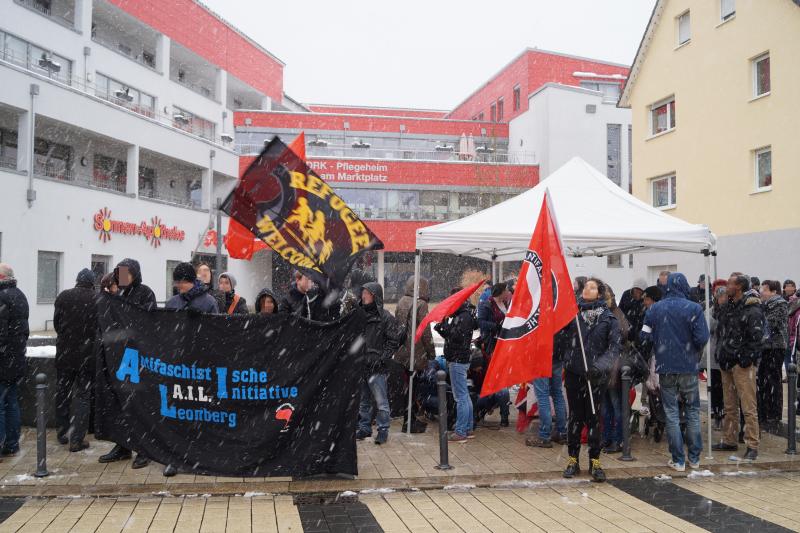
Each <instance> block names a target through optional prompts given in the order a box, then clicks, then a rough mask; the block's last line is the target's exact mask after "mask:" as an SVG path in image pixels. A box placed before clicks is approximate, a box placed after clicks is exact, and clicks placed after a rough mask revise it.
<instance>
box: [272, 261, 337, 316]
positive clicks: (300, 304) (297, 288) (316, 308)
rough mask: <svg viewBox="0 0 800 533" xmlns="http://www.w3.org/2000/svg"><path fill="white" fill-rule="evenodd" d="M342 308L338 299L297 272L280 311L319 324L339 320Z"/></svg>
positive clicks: (282, 301)
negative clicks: (331, 296)
mask: <svg viewBox="0 0 800 533" xmlns="http://www.w3.org/2000/svg"><path fill="white" fill-rule="evenodd" d="M340 308H341V302H340V301H339V300H338V299H337V298H330V297H329V295H328V294H326V293H325V292H324V291H323V290H322V289H321V288H320V287H319V286H317V285H316V284H315V283H314V282H313V281H312V280H311V278H309V277H308V276H306V275H304V274H303V273H301V272H299V271H295V273H294V281H293V282H292V285H291V287H290V288H289V292H288V293H287V294H286V296H285V297H284V298H283V299H282V300H281V302H280V305H279V306H278V311H279V312H280V313H285V314H287V315H295V316H299V317H303V318H307V319H309V320H316V321H318V322H333V321H334V320H336V319H338V318H339V312H340Z"/></svg>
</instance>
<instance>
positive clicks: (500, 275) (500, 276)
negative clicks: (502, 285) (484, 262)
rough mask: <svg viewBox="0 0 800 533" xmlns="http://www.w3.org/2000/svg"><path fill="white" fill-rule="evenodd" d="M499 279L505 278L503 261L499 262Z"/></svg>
mask: <svg viewBox="0 0 800 533" xmlns="http://www.w3.org/2000/svg"><path fill="white" fill-rule="evenodd" d="M497 279H503V262H502V261H498V262H497Z"/></svg>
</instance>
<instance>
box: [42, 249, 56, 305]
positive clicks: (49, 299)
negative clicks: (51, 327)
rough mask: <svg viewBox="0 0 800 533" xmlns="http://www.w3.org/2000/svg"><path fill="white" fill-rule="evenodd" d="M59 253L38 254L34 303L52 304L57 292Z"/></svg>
mask: <svg viewBox="0 0 800 533" xmlns="http://www.w3.org/2000/svg"><path fill="white" fill-rule="evenodd" d="M60 264H61V253H59V252H39V262H38V265H37V276H36V302H37V303H40V304H47V303H53V302H55V301H56V296H58V292H59V283H58V280H59V273H60Z"/></svg>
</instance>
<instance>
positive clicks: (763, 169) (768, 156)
mask: <svg viewBox="0 0 800 533" xmlns="http://www.w3.org/2000/svg"><path fill="white" fill-rule="evenodd" d="M755 154H756V157H755V159H756V190H757V191H760V190H764V189H770V188H772V147H771V146H767V147H766V148H761V149H760V150H756V152H755Z"/></svg>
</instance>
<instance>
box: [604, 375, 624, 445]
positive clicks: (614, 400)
mask: <svg viewBox="0 0 800 533" xmlns="http://www.w3.org/2000/svg"><path fill="white" fill-rule="evenodd" d="M621 394H622V389H621V388H620V387H619V386H617V387H611V388H609V389H608V390H606V393H605V397H604V399H603V442H606V443H608V444H621V443H622V402H621V398H620V395H621ZM626 400H627V398H626Z"/></svg>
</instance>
